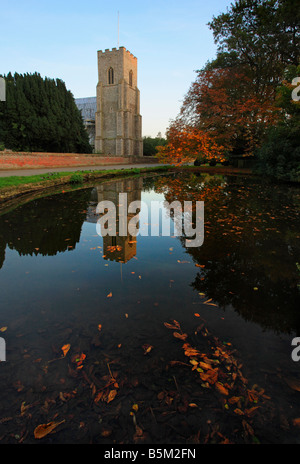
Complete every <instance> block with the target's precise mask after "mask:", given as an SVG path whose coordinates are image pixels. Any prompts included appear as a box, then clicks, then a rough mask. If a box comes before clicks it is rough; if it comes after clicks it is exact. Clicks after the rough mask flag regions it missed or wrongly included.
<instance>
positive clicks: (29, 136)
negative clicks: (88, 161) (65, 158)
mask: <svg viewBox="0 0 300 464" xmlns="http://www.w3.org/2000/svg"><path fill="white" fill-rule="evenodd" d="M4 77H5V80H6V102H4V104H3V102H2V105H1V108H0V143H1V142H2V144H4V145H5V147H7V148H10V149H12V150H23V151H48V152H62V153H66V152H70V153H91V151H92V148H91V146H90V144H89V138H88V134H87V132H86V130H85V128H84V125H83V120H82V116H81V113H80V111H79V110H78V108H77V106H76V103H75V101H74V97H73V95H72V93H71V92H70V91H68V90H67V89H66V86H65V83H64V82H63V81H62V80H60V79H49V78H47V77H46V78H45V79H43V78H42V77H41V76H40V74H38V73H34V74H24V75H21V74H18V73H15V74H14V75H12V74H11V73H9V74H8V75H7V76H4Z"/></svg>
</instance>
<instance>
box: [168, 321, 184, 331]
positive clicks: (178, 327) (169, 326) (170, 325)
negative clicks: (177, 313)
mask: <svg viewBox="0 0 300 464" xmlns="http://www.w3.org/2000/svg"><path fill="white" fill-rule="evenodd" d="M172 322H173V324H169V323H168V322H164V325H165V326H166V327H167V328H168V329H174V330H177V329H180V324H179V322H177V321H175V320H173V321H172Z"/></svg>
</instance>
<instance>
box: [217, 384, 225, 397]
mask: <svg viewBox="0 0 300 464" xmlns="http://www.w3.org/2000/svg"><path fill="white" fill-rule="evenodd" d="M215 387H216V389H217V390H218V392H219V393H221V395H225V396H227V395H228V390H227V388H225V387H224V386H223V385H222V384H221V383H220V382H217V383H216V384H215Z"/></svg>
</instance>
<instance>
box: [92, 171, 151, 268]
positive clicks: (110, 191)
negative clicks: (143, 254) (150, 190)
mask: <svg viewBox="0 0 300 464" xmlns="http://www.w3.org/2000/svg"><path fill="white" fill-rule="evenodd" d="M142 187H143V179H142V178H138V179H125V180H120V181H117V182H113V183H109V184H102V185H99V186H97V187H96V190H97V201H98V202H100V201H103V200H109V201H111V202H113V203H114V205H115V207H116V218H117V227H116V236H110V235H106V236H104V237H103V257H104V259H108V260H110V261H117V262H120V263H127V261H129V260H130V259H132V258H133V257H134V256H135V255H136V240H137V237H132V236H131V235H129V234H128V235H127V236H122V235H119V221H118V217H119V209H120V206H121V205H120V204H119V193H127V205H129V204H130V203H131V202H132V201H137V200H141V191H142ZM136 215H137V214H135V213H132V214H130V213H129V214H128V213H127V225H126V230H127V231H128V223H129V221H130V219H131V218H133V217H136Z"/></svg>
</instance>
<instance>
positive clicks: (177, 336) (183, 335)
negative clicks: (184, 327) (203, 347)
mask: <svg viewBox="0 0 300 464" xmlns="http://www.w3.org/2000/svg"><path fill="white" fill-rule="evenodd" d="M173 335H174V337H175V338H180V340H186V339H187V334H186V333H183V334H180V333H178V332H173Z"/></svg>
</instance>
